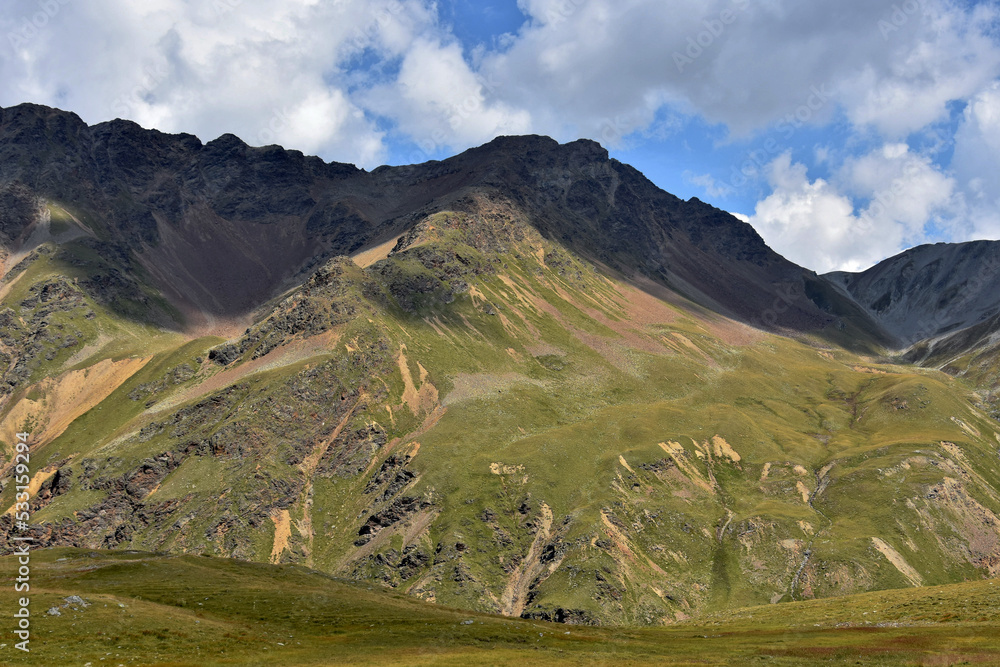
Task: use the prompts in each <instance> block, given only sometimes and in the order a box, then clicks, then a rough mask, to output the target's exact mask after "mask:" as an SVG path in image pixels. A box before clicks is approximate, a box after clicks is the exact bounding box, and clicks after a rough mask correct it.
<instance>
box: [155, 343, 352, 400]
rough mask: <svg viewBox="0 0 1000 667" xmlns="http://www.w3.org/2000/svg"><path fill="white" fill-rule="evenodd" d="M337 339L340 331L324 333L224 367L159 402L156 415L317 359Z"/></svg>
mask: <svg viewBox="0 0 1000 667" xmlns="http://www.w3.org/2000/svg"><path fill="white" fill-rule="evenodd" d="M339 339H340V333H339V332H336V331H326V332H324V333H322V334H320V335H318V336H313V337H312V338H306V339H302V340H296V341H292V342H290V343H288V344H287V345H282V346H281V347H279V348H277V349H275V350H271V351H270V352H268V353H267V354H265V355H264V356H263V357H260V358H259V359H254V360H252V361H248V362H246V363H245V364H240V365H238V366H236V367H235V368H227V369H225V370H223V371H221V372H219V373H216V374H215V375H213V376H212V377H210V378H207V379H205V380H204V381H202V382H200V383H198V384H196V385H194V386H192V387H188V388H187V389H185V390H184V391H182V392H180V393H178V394H176V395H174V396H172V397H170V398H169V399H167V400H165V401H162V402H161V403H157V404H156V406H155V407H154V410H156V411H157V412H159V411H161V410H168V409H171V408H175V407H177V406H178V405H181V404H182V403H186V402H188V401H190V400H193V399H195V398H198V397H200V396H204V395H206V394H211V393H214V392H216V391H219V390H221V389H225V388H226V387H228V386H229V385H231V384H235V383H236V382H239V381H240V380H242V379H243V378H245V377H247V376H249V375H253V374H254V373H261V372H264V371H270V370H274V369H276V368H281V367H283V366H290V365H292V364H295V363H298V362H300V361H305V360H306V359H310V358H312V357H315V356H319V355H321V354H323V353H324V352H329V351H330V350H332V349H333V347H334V345H336V343H337V341H338V340H339Z"/></svg>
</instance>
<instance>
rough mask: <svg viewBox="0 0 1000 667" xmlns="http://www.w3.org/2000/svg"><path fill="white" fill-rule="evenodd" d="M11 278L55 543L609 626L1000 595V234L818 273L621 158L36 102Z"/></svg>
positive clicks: (5, 319)
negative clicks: (125, 116)
mask: <svg viewBox="0 0 1000 667" xmlns="http://www.w3.org/2000/svg"><path fill="white" fill-rule="evenodd" d="M0 260H2V265H3V271H2V279H0V280H2V282H0V368H3V369H4V373H3V380H2V383H0V442H2V452H3V465H2V467H0V484H2V485H3V487H4V488H3V491H2V493H0V501H2V505H3V507H2V508H0V509H2V510H7V508H12V507H13V504H14V491H15V489H14V486H15V485H14V484H12V483H11V480H12V470H13V465H12V464H13V459H14V446H15V442H16V437H15V435H14V434H15V433H17V432H19V431H24V430H27V431H30V432H31V434H32V443H33V444H32V452H31V455H32V461H33V462H35V463H34V465H35V466H36V468H35V469H33V471H32V479H31V484H30V486H31V493H32V495H33V497H34V499H35V500H34V503H35V508H36V510H35V513H34V514H33V516H32V519H31V529H30V530H31V534H32V535H33V536H34V537H35V538H36V540H37V541H38V543H39V544H41V545H44V546H52V547H77V548H85V549H117V550H143V551H151V552H168V553H184V554H208V555H213V556H219V557H226V558H235V559H241V560H247V561H258V562H271V563H296V564H302V565H306V566H308V567H311V568H314V569H316V570H320V571H323V572H326V573H331V574H336V575H339V576H344V577H348V578H351V579H354V580H359V581H368V582H377V583H379V584H381V585H384V586H386V587H389V588H393V589H396V590H398V591H400V592H403V593H406V594H408V595H411V596H414V597H417V598H420V599H423V600H427V601H431V602H437V603H440V604H444V605H447V606H450V607H459V608H463V609H470V610H477V611H482V612H491V613H498V614H504V615H508V616H518V617H523V618H533V619H544V620H553V621H559V622H564V623H578V624H593V625H600V624H663V623H674V622H678V621H684V620H686V619H689V618H692V617H698V616H701V615H704V614H706V613H710V612H714V611H719V610H725V609H732V608H737V607H745V606H749V605H755V604H767V603H777V602H781V601H789V600H800V599H804V598H817V597H834V596H843V595H849V594H853V593H860V592H865V591H875V590H883V589H891V588H904V587H911V586H921V585H931V584H950V583H956V582H962V581H968V580H976V579H982V578H983V577H989V576H993V577H995V576H998V575H1000V519H998V513H1000V491H998V490H1000V457H998V451H1000V449H998V448H1000V425H998V424H997V421H996V420H997V418H998V417H1000V402H998V399H1000V395H998V391H997V390H998V384H1000V289H998V288H1000V284H998V283H1000V242H990V241H980V242H975V243H967V244H952V245H949V244H937V245H932V246H921V247H919V248H914V249H912V250H909V251H907V252H905V253H903V254H901V255H899V256H897V257H893V258H890V259H888V260H886V261H884V262H882V263H880V264H878V265H877V266H875V267H873V268H871V269H869V270H868V271H865V272H863V273H857V274H848V273H842V272H838V273H832V274H827V275H818V274H816V273H815V272H814V271H811V270H809V269H806V268H803V267H800V266H797V265H796V264H794V263H792V262H790V261H788V260H786V259H784V258H783V257H781V256H780V255H778V254H777V253H775V252H774V251H772V250H771V249H770V248H769V247H768V246H767V245H766V244H765V243H764V241H763V240H762V239H761V238H760V236H759V235H758V234H757V233H756V232H755V231H754V230H753V228H752V227H751V226H750V225H748V224H746V223H744V222H741V221H740V220H738V219H737V218H735V217H734V216H732V215H730V214H728V213H726V212H724V211H720V210H718V209H716V208H714V207H712V206H710V205H709V204H706V203H704V202H701V201H699V200H697V199H691V200H689V201H684V200H681V199H679V198H677V197H674V196H672V195H670V194H668V193H666V192H664V191H662V190H660V189H659V188H657V187H656V186H655V185H654V184H653V183H651V182H650V181H649V180H647V179H646V178H645V177H644V176H642V174H640V173H639V172H638V171H636V170H635V169H633V168H631V167H629V166H628V165H625V164H622V163H620V162H618V161H616V160H614V159H611V158H609V156H608V153H607V151H606V150H605V149H604V148H602V147H601V146H600V145H598V144H596V143H594V142H591V141H583V140H581V141H576V142H572V143H568V144H559V143H558V142H556V141H554V140H552V139H549V138H546V137H539V136H525V137H501V138H498V139H495V140H494V141H492V142H490V143H488V144H486V145H484V146H481V147H479V148H474V149H471V150H468V151H466V152H464V153H462V154H460V155H457V156H455V157H453V158H450V159H447V160H443V161H435V162H428V163H425V164H421V165H410V166H402V167H379V168H378V169H375V170H373V171H371V172H369V171H365V170H362V169H358V168H356V167H355V166H353V165H348V164H337V163H326V162H324V161H323V160H321V159H319V158H316V157H308V156H304V155H303V154H301V153H299V152H296V151H288V150H285V149H283V148H281V147H278V146H267V147H251V146H248V145H247V144H245V143H243V142H242V141H241V140H239V139H238V138H237V137H235V136H232V135H224V136H222V137H220V138H218V139H216V140H214V141H211V142H208V143H203V142H202V141H201V140H200V139H198V138H196V137H194V136H191V135H183V134H181V135H169V134H164V133H161V132H157V131H151V130H144V129H142V128H141V127H139V126H138V125H136V124H135V123H132V122H129V121H121V120H116V121H112V122H108V123H101V124H98V125H94V126H88V125H86V124H85V123H84V122H83V121H82V120H81V119H80V118H79V117H77V116H76V115H74V114H72V113H68V112H64V111H60V110H56V109H51V108H47V107H41V106H36V105H21V106H18V107H13V108H6V109H0ZM13 529H14V523H13V516H12V512H11V511H8V512H7V514H5V515H4V516H3V517H0V532H3V533H4V534H5V535H9V534H10V533H11V531H12V530H13Z"/></svg>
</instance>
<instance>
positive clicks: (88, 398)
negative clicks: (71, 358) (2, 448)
mask: <svg viewBox="0 0 1000 667" xmlns="http://www.w3.org/2000/svg"><path fill="white" fill-rule="evenodd" d="M150 359H152V357H147V358H145V359H134V358H133V359H122V360H121V361H112V360H111V359H104V360H103V361H100V362H98V363H96V364H94V365H93V366H90V367H89V368H84V369H82V370H78V371H68V372H66V373H63V374H62V375H59V376H57V377H55V378H46V379H45V380H42V381H41V382H39V383H38V384H36V385H33V386H32V387H31V388H30V389H29V391H28V394H29V395H30V394H32V393H36V392H37V393H40V394H41V395H42V397H41V398H40V399H38V400H37V401H35V400H31V399H28V398H22V399H21V400H20V401H18V402H17V404H15V405H14V407H13V408H11V410H10V411H9V412H8V413H7V416H6V417H4V419H3V421H0V439H2V441H3V442H5V443H12V442H15V439H16V436H15V434H16V433H17V432H18V431H19V430H20V428H21V426H22V425H24V423H25V421H28V420H30V421H33V422H35V424H36V426H35V428H34V429H33V432H32V436H31V443H32V449H33V450H34V449H37V448H40V447H44V446H45V445H47V444H48V443H50V442H52V441H53V440H55V439H56V438H58V437H59V436H60V435H62V433H63V431H65V430H66V429H67V428H68V427H69V425H70V424H72V423H73V422H74V421H75V420H76V419H77V417H79V416H80V415H82V414H84V413H85V412H87V411H88V410H90V409H92V408H94V407H96V406H97V405H98V404H99V403H100V402H101V401H103V400H104V399H106V398H107V397H108V396H110V395H111V393H112V392H113V391H115V390H116V389H118V387H120V386H121V385H122V384H124V383H125V381H126V380H128V379H129V378H130V377H132V376H133V375H135V374H136V373H137V372H139V370H140V369H142V367H143V366H145V365H146V364H147V363H149V361H150ZM7 467H9V465H8V466H7ZM4 471H6V468H5V469H4Z"/></svg>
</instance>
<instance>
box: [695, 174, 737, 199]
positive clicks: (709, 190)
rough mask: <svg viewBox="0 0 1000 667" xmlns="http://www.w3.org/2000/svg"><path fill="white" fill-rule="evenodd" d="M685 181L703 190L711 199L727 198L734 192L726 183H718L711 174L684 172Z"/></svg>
mask: <svg viewBox="0 0 1000 667" xmlns="http://www.w3.org/2000/svg"><path fill="white" fill-rule="evenodd" d="M684 179H685V180H686V181H688V182H689V183H692V184H694V185H697V186H698V187H700V188H702V189H703V190H704V191H705V194H707V195H708V196H709V197H714V198H721V197H726V196H728V195H729V194H730V193H731V192H732V188H731V187H729V186H728V185H726V184H725V183H720V182H718V181H717V180H716V179H715V177H714V176H712V175H711V174H694V173H692V172H690V171H686V172H684Z"/></svg>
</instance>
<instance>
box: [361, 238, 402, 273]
mask: <svg viewBox="0 0 1000 667" xmlns="http://www.w3.org/2000/svg"><path fill="white" fill-rule="evenodd" d="M399 239H400V237H399V236H397V237H396V238H394V239H390V240H388V241H386V242H385V243H380V244H378V245H377V246H373V247H371V248H368V249H366V250H361V251H359V252H356V253H354V254H353V255H351V259H352V260H354V263H355V264H357V265H358V266H360V267H361V268H362V269H367V268H368V267H369V266H371V265H372V264H374V263H375V262H380V261H382V260H383V259H385V258H387V257H388V256H389V253H390V252H392V249H393V248H395V247H396V243H397V242H398V241H399Z"/></svg>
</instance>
